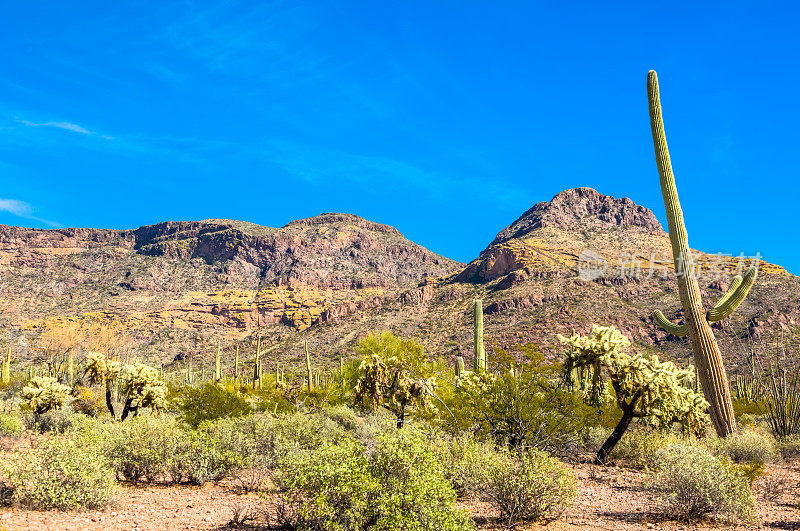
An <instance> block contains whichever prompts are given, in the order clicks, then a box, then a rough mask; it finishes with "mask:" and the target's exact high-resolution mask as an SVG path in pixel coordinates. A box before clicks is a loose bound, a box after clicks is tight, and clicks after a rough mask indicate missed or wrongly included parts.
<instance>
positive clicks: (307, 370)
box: [303, 341, 314, 393]
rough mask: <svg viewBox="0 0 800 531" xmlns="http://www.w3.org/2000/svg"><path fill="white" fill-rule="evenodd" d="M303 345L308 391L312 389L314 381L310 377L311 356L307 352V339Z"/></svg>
mask: <svg viewBox="0 0 800 531" xmlns="http://www.w3.org/2000/svg"><path fill="white" fill-rule="evenodd" d="M303 346H304V347H305V349H306V373H307V374H308V392H309V393H310V392H311V391H313V390H314V383H313V380H312V379H311V356H310V355H309V354H308V341H306V342H305V343H304V344H303Z"/></svg>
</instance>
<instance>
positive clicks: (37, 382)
mask: <svg viewBox="0 0 800 531" xmlns="http://www.w3.org/2000/svg"><path fill="white" fill-rule="evenodd" d="M69 392H70V388H69V387H67V386H66V385H63V384H60V383H58V381H57V380H56V379H55V378H51V377H49V376H36V377H35V378H33V379H32V380H31V381H29V382H28V383H26V384H25V387H23V388H22V400H24V401H25V406H26V407H27V408H28V409H30V410H31V411H34V412H36V413H37V414H40V415H41V414H42V413H47V412H48V411H50V410H51V409H60V408H61V407H62V406H63V405H64V403H66V401H67V399H68V398H69Z"/></svg>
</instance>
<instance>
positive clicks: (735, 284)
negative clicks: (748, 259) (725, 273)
mask: <svg viewBox="0 0 800 531" xmlns="http://www.w3.org/2000/svg"><path fill="white" fill-rule="evenodd" d="M756 276H758V269H757V268H755V267H751V268H750V269H748V270H747V273H745V275H744V279H742V277H741V276H739V275H736V276H735V277H733V280H732V281H731V285H730V287H729V288H728V291H726V292H725V295H723V296H722V298H721V299H720V300H719V301H718V302H717V303H716V304H715V305H714V307H713V308H711V309H710V310H708V313H707V314H706V319H708V322H709V323H715V322H717V321H722V320H723V319H725V318H726V317H728V316H729V315H731V314H732V313H733V312H735V311H736V308H738V307H739V305H740V304H741V303H742V301H743V300H744V298H745V297H747V293H748V292H749V291H750V288H751V287H753V282H755V280H756Z"/></svg>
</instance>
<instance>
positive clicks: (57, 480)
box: [0, 436, 114, 510]
mask: <svg viewBox="0 0 800 531" xmlns="http://www.w3.org/2000/svg"><path fill="white" fill-rule="evenodd" d="M0 467H1V468H2V472H3V477H4V478H5V482H6V484H7V486H8V488H9V489H10V491H11V493H12V494H11V499H12V501H13V502H16V503H18V504H20V505H22V506H24V507H28V508H31V509H58V510H71V509H95V508H101V507H104V506H106V505H108V503H109V502H110V501H111V497H112V495H113V493H114V480H113V477H112V474H113V472H112V469H111V467H110V466H109V464H108V462H107V460H106V458H105V457H104V456H103V454H102V453H100V452H97V451H96V449H95V448H92V447H86V446H85V445H83V444H81V442H80V441H77V440H74V439H73V438H72V437H71V436H58V437H51V438H47V439H45V440H44V441H43V442H42V445H41V446H39V447H35V448H32V449H30V450H29V451H27V452H25V453H22V454H15V455H13V456H11V457H9V458H8V459H6V460H3V461H2V462H0Z"/></svg>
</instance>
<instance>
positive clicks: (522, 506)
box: [480, 449, 577, 527]
mask: <svg viewBox="0 0 800 531" xmlns="http://www.w3.org/2000/svg"><path fill="white" fill-rule="evenodd" d="M484 474H485V480H484V483H483V486H482V489H481V492H480V495H481V497H482V498H483V499H484V500H485V501H488V502H489V503H491V505H492V506H494V507H495V508H496V509H497V510H498V511H499V513H500V519H501V520H502V522H503V524H504V525H505V526H506V527H515V526H516V525H517V524H518V523H519V522H522V521H538V520H544V521H549V520H553V519H555V518H558V517H559V516H561V515H562V514H563V513H564V511H565V510H566V509H567V507H569V505H570V504H571V503H572V501H573V500H574V499H575V496H576V495H577V482H576V479H575V476H574V474H573V473H572V472H571V471H570V470H569V469H568V468H567V467H566V466H564V465H563V464H562V463H561V462H560V461H559V460H558V459H556V458H554V457H550V456H549V455H548V454H547V453H546V452H543V451H541V450H535V449H534V450H530V451H528V452H523V453H519V454H517V455H513V454H511V453H508V454H506V455H505V458H504V459H500V460H498V461H497V463H496V464H495V465H494V466H492V467H491V468H487V469H485V470H484Z"/></svg>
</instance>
